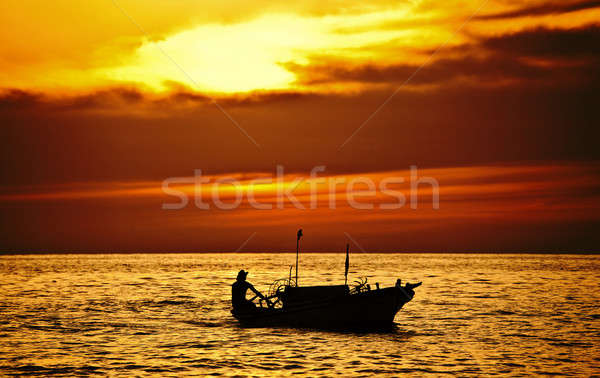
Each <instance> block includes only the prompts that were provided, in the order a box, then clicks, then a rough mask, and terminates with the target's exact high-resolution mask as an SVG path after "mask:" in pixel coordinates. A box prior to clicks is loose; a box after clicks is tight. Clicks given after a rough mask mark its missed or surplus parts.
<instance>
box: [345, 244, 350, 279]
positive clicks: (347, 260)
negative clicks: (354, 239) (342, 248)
mask: <svg viewBox="0 0 600 378" xmlns="http://www.w3.org/2000/svg"><path fill="white" fill-rule="evenodd" d="M349 267H350V244H346V270H345V272H344V286H347V285H348V268H349Z"/></svg>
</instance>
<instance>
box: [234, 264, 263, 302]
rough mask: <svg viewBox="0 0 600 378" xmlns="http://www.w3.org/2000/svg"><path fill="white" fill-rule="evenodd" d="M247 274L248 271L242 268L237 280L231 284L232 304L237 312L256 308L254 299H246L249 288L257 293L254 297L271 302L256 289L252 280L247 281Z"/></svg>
mask: <svg viewBox="0 0 600 378" xmlns="http://www.w3.org/2000/svg"><path fill="white" fill-rule="evenodd" d="M247 275H248V272H245V271H244V270H243V269H242V270H240V271H239V273H238V275H237V279H236V281H235V282H234V283H233V285H231V304H232V305H233V310H234V311H236V312H239V311H254V310H256V305H255V304H254V303H252V300H247V299H246V291H248V289H250V290H252V292H254V294H256V296H255V297H254V298H256V297H259V298H261V299H265V300H266V301H267V303H269V304H270V302H269V300H268V299H267V298H266V297H265V296H264V295H262V294H261V292H260V291H258V290H256V289H255V288H254V286H253V285H252V284H251V283H250V282H248V281H246V276H247ZM254 298H252V299H254Z"/></svg>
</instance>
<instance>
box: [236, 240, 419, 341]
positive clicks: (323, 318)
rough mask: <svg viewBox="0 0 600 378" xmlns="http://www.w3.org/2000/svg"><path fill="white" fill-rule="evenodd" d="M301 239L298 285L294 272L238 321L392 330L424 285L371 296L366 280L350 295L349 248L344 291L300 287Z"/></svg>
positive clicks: (256, 324) (253, 324)
mask: <svg viewBox="0 0 600 378" xmlns="http://www.w3.org/2000/svg"><path fill="white" fill-rule="evenodd" d="M301 237H302V229H300V230H298V234H297V239H296V279H295V280H293V279H292V267H290V275H289V278H287V279H282V280H277V281H275V282H273V284H271V288H270V290H269V295H268V296H267V297H265V298H264V299H262V298H261V299H260V302H259V305H260V306H259V307H255V306H254V305H253V304H252V303H250V304H249V305H248V304H246V305H244V306H241V307H238V309H235V308H234V309H233V310H231V313H232V314H233V316H234V317H235V318H236V319H238V320H239V322H240V323H241V324H242V325H243V326H249V327H268V326H292V327H316V328H337V329H340V328H342V329H348V328H385V327H390V326H392V324H393V323H394V317H395V316H396V313H398V311H400V309H401V308H402V306H404V304H405V303H407V302H410V301H411V300H412V299H413V297H414V296H415V292H414V290H413V289H414V288H416V287H418V286H420V285H421V283H420V282H419V283H417V284H410V283H406V284H405V286H402V284H401V281H400V280H397V281H396V285H395V286H393V287H388V288H384V289H380V288H379V284H376V287H377V288H376V289H375V290H371V287H370V285H369V284H367V279H366V278H365V279H364V280H363V281H355V282H356V285H355V286H354V287H353V288H352V289H351V288H350V287H349V286H348V285H347V281H348V268H349V265H350V255H349V250H350V246H349V245H346V263H345V272H344V276H345V277H346V279H345V283H344V285H331V286H302V287H301V286H299V285H298V254H299V243H300V238H301ZM246 274H247V273H246V272H244V271H243V270H242V271H241V272H240V274H239V275H238V278H241V279H242V280H245V278H246V276H245V275H246ZM240 276H241V277H240ZM235 285H236V284H234V286H235ZM250 286H251V285H250ZM251 287H252V286H251ZM252 290H254V291H255V293H256V296H255V297H254V298H252V299H251V300H250V302H251V301H253V300H254V299H255V298H257V297H258V296H261V297H262V294H260V293H259V292H258V291H256V290H255V289H254V287H252ZM245 292H246V289H244V290H243V295H244V296H245ZM232 294H233V292H232ZM271 300H273V302H271ZM244 302H246V301H245V300H244ZM264 303H267V306H266V307H265V306H263V304H264Z"/></svg>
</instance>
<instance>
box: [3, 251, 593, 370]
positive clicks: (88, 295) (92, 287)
mask: <svg viewBox="0 0 600 378" xmlns="http://www.w3.org/2000/svg"><path fill="white" fill-rule="evenodd" d="M344 260H345V255H344V254H309V253H303V254H301V255H300V268H299V276H300V277H299V281H300V285H314V284H342V283H343V282H344ZM294 263H295V255H294V254H265V253H257V254H247V253H244V254H103V255H98V254H96V255H94V254H79V255H78V254H71V255H38V256H36V255H9V256H2V257H0V287H1V292H0V351H1V354H0V374H25V375H44V376H46V375H74V374H77V375H79V374H109V375H114V376H127V377H129V376H134V375H157V376H181V375H208V374H212V375H224V376H229V375H241V376H264V375H278V376H281V375H294V374H298V373H300V374H305V375H310V376H320V375H324V376H330V375H342V376H369V375H372V374H374V373H382V374H384V375H401V374H405V375H411V376H413V375H434V376H444V375H447V376H456V375H460V376H465V375H476V376H481V375H486V376H487V375H506V374H510V375H514V376H527V375H531V374H560V375H574V376H582V375H585V376H587V375H591V374H599V373H600V350H599V349H600V304H599V299H600V291H599V290H598V288H599V283H600V257H599V256H590V255H528V254H518V255H502V254H351V255H350V272H349V278H348V280H349V284H350V285H352V284H353V282H354V281H355V280H359V279H360V278H361V277H366V278H367V279H368V282H369V283H370V285H371V288H372V290H374V289H375V283H379V284H380V286H381V287H386V286H392V285H394V283H395V281H396V279H397V278H401V279H402V280H403V281H409V282H419V281H422V282H423V285H422V286H421V287H419V288H417V289H416V290H415V291H416V295H415V298H414V299H413V300H412V302H409V303H407V304H406V305H405V306H404V308H403V309H402V310H401V311H400V312H399V313H398V314H397V316H396V319H395V323H396V324H395V326H394V328H393V329H392V330H391V331H390V332H380V333H364V332H363V333H360V332H332V331H319V330H313V329H289V328H257V329H245V328H241V327H240V326H239V325H238V323H237V322H236V320H235V319H234V318H233V317H232V316H231V314H230V312H229V311H230V303H231V302H230V301H231V283H233V282H234V280H235V277H236V275H237V272H238V271H239V270H240V269H245V270H248V271H249V272H250V273H249V275H248V280H249V281H250V282H251V283H253V284H254V285H255V286H256V288H257V289H259V290H261V291H263V292H265V293H266V292H268V290H269V284H270V283H271V282H273V281H274V280H276V279H279V278H286V277H288V275H289V268H290V265H292V264H294ZM293 274H294V275H295V273H293Z"/></svg>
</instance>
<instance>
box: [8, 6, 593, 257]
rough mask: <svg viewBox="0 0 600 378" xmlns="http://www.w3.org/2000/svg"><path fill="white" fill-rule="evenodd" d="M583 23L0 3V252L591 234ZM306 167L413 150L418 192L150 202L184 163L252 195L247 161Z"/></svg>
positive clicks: (463, 243)
mask: <svg viewBox="0 0 600 378" xmlns="http://www.w3.org/2000/svg"><path fill="white" fill-rule="evenodd" d="M482 5H483V6H482ZM599 20H600V2H597V1H591V0H514V1H513V0H511V1H507V0H489V1H485V0H481V1H480V0H449V1H436V0H407V1H390V0H375V1H369V2H364V1H358V0H349V1H343V2H342V1H314V0H298V1H289V2H288V1H286V2H272V1H267V0H256V1H245V0H234V1H229V2H204V1H196V0H177V1H147V0H88V1H84V2H82V1H74V0H55V1H51V2H47V1H41V0H39V1H36V0H31V1H23V0H4V1H2V2H0V24H1V25H2V28H1V29H0V125H1V126H0V141H1V143H2V145H0V150H1V151H2V162H3V166H2V169H1V170H0V180H1V181H0V226H1V227H0V229H2V231H1V232H0V240H2V241H3V242H4V243H5V244H6V245H0V251H1V249H2V248H5V249H44V250H52V249H54V250H65V249H73V248H75V249H76V248H80V249H86V250H88V249H89V250H91V249H115V250H116V249H130V250H137V249H138V248H143V249H146V250H150V249H152V250H199V249H201V250H226V249H228V248H229V249H231V248H233V250H235V248H237V246H230V245H229V244H227V241H230V240H237V239H241V240H242V241H243V240H244V239H245V238H247V236H248V235H249V234H251V233H252V232H257V233H258V234H259V235H261V236H257V237H256V238H255V239H253V243H254V242H256V243H257V244H255V245H250V246H249V248H257V249H264V248H275V249H276V248H285V246H287V244H286V243H287V239H283V237H282V236H281V235H284V234H286V235H287V233H289V232H292V234H293V232H294V229H295V228H296V227H297V226H304V227H305V228H306V229H307V230H310V232H312V233H313V234H314V235H315V239H314V243H315V244H314V245H313V246H312V248H315V249H319V250H325V249H327V248H330V246H331V244H327V243H328V240H329V239H328V234H330V233H334V234H336V235H343V232H345V231H348V232H352V234H353V235H356V237H357V238H360V239H361V240H363V241H364V243H365V245H367V246H369V248H371V247H372V248H373V249H376V250H393V249H404V250H405V249H413V250H428V251H431V250H489V249H503V248H504V249H507V250H513V251H515V250H527V249H529V248H531V249H532V250H539V251H542V250H543V251H547V250H553V251H554V250H561V249H563V248H566V247H568V248H571V247H573V248H576V249H578V250H590V249H594V248H596V249H597V248H598V246H599V245H600V235H599V234H598V233H597V232H596V230H597V228H598V227H600V218H599V217H598V214H599V212H598V205H597V203H598V198H597V197H598V194H597V193H598V190H599V188H600V180H599V177H600V174H599V173H598V168H597V167H598V162H600V152H599V150H598V148H597V140H598V135H597V125H598V124H599V123H600V117H599V115H598V112H597V111H595V109H596V108H597V99H596V97H597V93H598V92H599V91H600V79H599V78H598V72H599V67H600V50H599V49H598V46H600V21H599ZM215 101H216V102H217V105H215ZM320 165H322V166H326V167H327V170H326V172H325V173H324V174H323V176H324V177H327V178H339V179H346V180H351V179H355V178H359V177H367V178H369V179H372V180H373V181H374V182H375V183H380V182H382V181H383V180H385V179H386V177H389V175H400V176H402V175H406V170H407V168H408V167H410V166H413V165H416V166H418V167H419V170H420V171H422V172H424V174H427V175H429V176H432V177H434V178H436V179H437V180H438V181H439V182H440V196H441V203H440V209H439V211H438V210H435V211H434V210H433V209H430V208H427V207H424V208H421V209H419V210H416V211H412V212H411V210H410V209H402V210H401V211H397V212H394V211H383V210H381V209H379V208H377V209H375V210H372V211H363V210H356V209H353V208H351V207H348V206H344V205H343V203H344V198H345V197H346V196H347V193H346V192H341V191H334V193H333V197H334V200H335V201H336V203H337V202H339V204H340V206H339V207H338V208H336V209H330V208H322V207H319V208H317V209H314V210H308V211H303V210H299V209H296V208H293V207H289V206H287V205H290V204H289V203H287V204H286V206H284V207H285V209H283V210H256V209H252V208H251V207H249V206H248V203H247V202H242V203H241V205H240V207H239V208H238V209H236V210H235V211H220V210H214V209H211V210H210V211H204V212H203V211H201V210H198V209H195V208H186V209H185V210H182V211H178V212H165V211H163V210H162V208H161V205H162V204H163V203H164V201H168V200H172V199H173V198H170V197H168V196H165V194H164V192H163V190H162V188H161V183H162V182H163V181H164V180H165V179H168V178H169V177H186V176H190V175H191V174H192V173H193V172H194V170H195V169H201V170H202V171H203V172H204V174H206V175H209V176H210V177H213V178H215V177H222V176H234V177H236V178H239V179H240V182H241V183H242V185H243V188H244V190H248V189H249V188H254V191H255V195H256V198H257V199H260V200H261V201H265V202H267V203H269V202H272V201H273V200H274V193H276V191H277V185H274V184H269V183H266V184H261V185H253V184H251V180H252V179H253V178H255V177H257V175H258V176H260V177H269V175H270V172H274V170H275V167H276V166H283V167H284V168H285V172H286V174H287V175H286V177H285V181H284V183H282V184H281V187H284V188H289V187H290V186H294V185H295V184H294V179H293V178H294V176H295V175H301V176H306V175H308V172H310V171H311V169H312V168H314V167H316V166H320ZM249 180H250V181H249ZM244 185H245V186H244ZM393 187H394V188H395V189H397V190H400V191H401V192H403V193H405V192H406V185H397V186H393ZM177 188H178V189H179V190H182V191H183V192H186V193H192V192H195V191H196V190H197V189H196V187H194V186H193V185H191V184H184V185H181V186H179V187H177ZM308 188H310V184H309V183H302V184H300V185H299V186H298V187H297V188H296V190H295V191H294V193H295V195H296V196H297V197H298V200H299V201H300V203H302V204H305V205H306V204H307V203H310V198H309V197H308V194H307V190H308ZM317 189H318V191H319V193H321V194H324V193H326V192H328V189H327V188H324V187H323V186H319V185H317ZM213 190H216V191H217V193H218V194H219V196H220V197H222V198H223V199H224V201H226V200H230V199H231V198H232V197H231V195H232V193H233V192H232V188H231V187H227V186H221V187H219V188H216V189H215V188H214V187H207V188H205V189H203V191H202V196H206V195H207V194H208V193H209V192H210V193H212V192H213ZM361 194H362V195H364V196H363V197H362V198H363V200H364V201H373V203H375V204H376V205H377V204H381V203H383V202H385V200H386V198H387V197H386V196H385V195H384V196H382V194H381V193H379V192H372V191H370V190H369V191H367V192H361ZM430 195H431V193H430V192H428V191H427V190H426V189H423V190H421V191H420V192H419V197H423V198H427V197H428V196H430ZM369 196H371V197H369ZM388 197H389V196H388ZM388 199H389V198H388ZM318 201H319V203H320V204H325V203H328V202H329V199H328V198H319V200H318ZM290 230H291V231H290ZM473 230H476V231H477V232H473ZM199 240H200V241H201V242H200V241H199ZM318 243H322V244H318Z"/></svg>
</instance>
